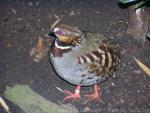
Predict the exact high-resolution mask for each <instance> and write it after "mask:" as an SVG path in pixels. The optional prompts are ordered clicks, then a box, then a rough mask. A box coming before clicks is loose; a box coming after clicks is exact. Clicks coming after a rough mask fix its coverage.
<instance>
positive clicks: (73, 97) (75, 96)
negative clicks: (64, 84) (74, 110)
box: [63, 86, 80, 101]
mask: <svg viewBox="0 0 150 113" xmlns="http://www.w3.org/2000/svg"><path fill="white" fill-rule="evenodd" d="M64 92H65V94H67V95H68V96H66V97H65V98H64V100H63V101H66V100H68V99H71V100H73V101H76V100H77V99H79V98H80V86H77V88H76V90H75V93H71V92H70V91H68V90H65V91H64Z"/></svg>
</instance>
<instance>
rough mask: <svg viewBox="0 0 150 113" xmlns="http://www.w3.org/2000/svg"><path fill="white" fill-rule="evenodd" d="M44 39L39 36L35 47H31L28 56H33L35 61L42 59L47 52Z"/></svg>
mask: <svg viewBox="0 0 150 113" xmlns="http://www.w3.org/2000/svg"><path fill="white" fill-rule="evenodd" d="M44 42H45V40H44V39H43V38H42V37H39V39H38V42H37V45H36V47H33V48H32V49H31V51H30V54H29V56H30V57H32V58H33V60H34V61H35V62H39V61H40V60H42V59H43V58H44V57H45V56H46V55H47V53H48V48H46V46H45V45H44Z"/></svg>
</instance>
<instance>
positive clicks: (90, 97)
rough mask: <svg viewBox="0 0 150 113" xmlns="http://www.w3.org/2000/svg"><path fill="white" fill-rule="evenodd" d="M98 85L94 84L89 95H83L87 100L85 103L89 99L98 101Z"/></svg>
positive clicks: (99, 97) (99, 98)
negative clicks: (92, 90)
mask: <svg viewBox="0 0 150 113" xmlns="http://www.w3.org/2000/svg"><path fill="white" fill-rule="evenodd" d="M99 91H100V87H99V86H98V85H96V84H95V85H94V92H93V93H92V94H90V95H84V96H85V97H87V98H88V100H87V101H86V102H85V103H88V102H89V101H100V100H101V96H100V94H99Z"/></svg>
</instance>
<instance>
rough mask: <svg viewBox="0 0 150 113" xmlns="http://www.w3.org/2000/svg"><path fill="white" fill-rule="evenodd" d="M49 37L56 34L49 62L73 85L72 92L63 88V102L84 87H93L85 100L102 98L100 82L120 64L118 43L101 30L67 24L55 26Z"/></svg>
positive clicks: (77, 93)
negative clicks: (102, 33) (98, 31)
mask: <svg viewBox="0 0 150 113" xmlns="http://www.w3.org/2000/svg"><path fill="white" fill-rule="evenodd" d="M51 34H52V35H51ZM50 37H53V38H54V37H55V40H54V41H53V43H52V44H51V47H50V53H49V59H50V63H51V64H52V66H53V68H54V70H55V72H56V73H57V75H59V76H60V77H61V78H62V79H64V80H65V81H67V82H69V83H70V84H73V85H75V86H76V89H75V92H71V91H69V90H64V92H65V94H66V95H67V96H66V97H64V101H66V100H69V99H70V100H74V101H76V100H78V99H79V98H81V96H80V90H81V87H84V86H93V87H94V88H93V93H91V94H88V95H84V96H85V97H87V101H86V102H90V101H94V100H95V101H97V100H101V95H100V93H99V92H100V87H99V84H100V83H102V82H104V81H105V80H107V79H108V78H110V77H111V76H113V75H114V73H115V72H116V70H117V68H118V66H119V63H120V48H119V45H118V44H115V43H114V42H113V41H111V40H110V39H108V38H106V37H104V36H102V35H101V34H100V33H95V32H87V31H81V30H79V29H78V28H77V27H72V26H69V25H66V24H61V25H59V26H56V27H55V28H54V29H53V30H52V31H51V33H50Z"/></svg>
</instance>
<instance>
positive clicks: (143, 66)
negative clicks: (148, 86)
mask: <svg viewBox="0 0 150 113" xmlns="http://www.w3.org/2000/svg"><path fill="white" fill-rule="evenodd" d="M134 60H135V61H136V62H137V63H138V65H139V66H140V68H141V69H142V70H143V71H144V72H145V73H146V74H148V75H149V76H150V68H148V67H147V66H145V65H144V64H143V63H142V62H140V61H139V60H137V59H136V58H134Z"/></svg>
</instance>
